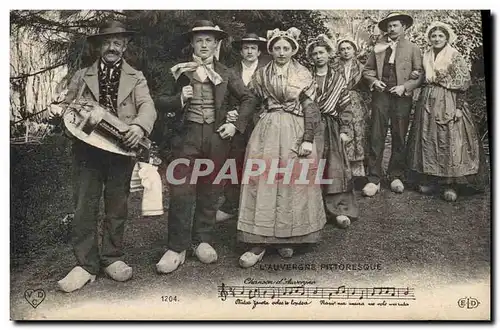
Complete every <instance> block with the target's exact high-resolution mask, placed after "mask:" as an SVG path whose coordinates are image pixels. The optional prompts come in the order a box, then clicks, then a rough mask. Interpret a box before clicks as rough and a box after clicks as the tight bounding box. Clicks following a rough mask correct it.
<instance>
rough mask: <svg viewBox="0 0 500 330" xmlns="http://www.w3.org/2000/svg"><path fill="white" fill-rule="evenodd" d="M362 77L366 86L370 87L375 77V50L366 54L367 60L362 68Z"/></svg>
mask: <svg viewBox="0 0 500 330" xmlns="http://www.w3.org/2000/svg"><path fill="white" fill-rule="evenodd" d="M363 78H364V80H365V82H366V84H367V86H368V87H369V88H370V90H371V89H372V85H373V83H374V82H375V81H377V80H378V78H377V61H376V59H375V52H374V51H372V52H371V53H370V55H369V56H368V60H367V62H366V64H365V67H364V68H363Z"/></svg>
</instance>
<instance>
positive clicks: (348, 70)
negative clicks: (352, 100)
mask: <svg viewBox="0 0 500 330" xmlns="http://www.w3.org/2000/svg"><path fill="white" fill-rule="evenodd" d="M351 66H352V61H349V62H348V63H346V64H345V66H344V70H345V71H344V74H345V81H347V82H349V78H350V75H351Z"/></svg>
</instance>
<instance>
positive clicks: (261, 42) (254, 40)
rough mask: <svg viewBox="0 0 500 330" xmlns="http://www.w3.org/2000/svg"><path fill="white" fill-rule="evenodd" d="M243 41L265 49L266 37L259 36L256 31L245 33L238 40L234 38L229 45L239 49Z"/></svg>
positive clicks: (261, 49)
mask: <svg viewBox="0 0 500 330" xmlns="http://www.w3.org/2000/svg"><path fill="white" fill-rule="evenodd" d="M244 43H249V44H256V45H258V46H259V49H260V51H265V50H266V43H267V40H266V38H262V37H259V36H258V35H257V34H256V33H247V34H245V35H244V36H243V37H242V38H241V39H240V40H235V41H233V42H232V43H231V46H233V48H235V49H237V50H241V47H242V46H243V44H244Z"/></svg>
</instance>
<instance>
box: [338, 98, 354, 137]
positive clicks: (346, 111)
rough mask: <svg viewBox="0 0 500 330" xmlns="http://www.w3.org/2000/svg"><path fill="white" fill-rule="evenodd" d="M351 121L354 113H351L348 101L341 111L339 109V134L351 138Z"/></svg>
mask: <svg viewBox="0 0 500 330" xmlns="http://www.w3.org/2000/svg"><path fill="white" fill-rule="evenodd" d="M342 94H344V95H345V94H349V91H348V90H344V91H343V92H342ZM341 98H342V96H341ZM353 120H354V113H353V111H352V106H351V101H349V103H347V104H346V105H345V106H344V107H343V108H342V109H339V122H340V133H345V134H347V135H349V136H351V137H352V135H353V134H352V133H353V132H352V129H351V124H352V121H353Z"/></svg>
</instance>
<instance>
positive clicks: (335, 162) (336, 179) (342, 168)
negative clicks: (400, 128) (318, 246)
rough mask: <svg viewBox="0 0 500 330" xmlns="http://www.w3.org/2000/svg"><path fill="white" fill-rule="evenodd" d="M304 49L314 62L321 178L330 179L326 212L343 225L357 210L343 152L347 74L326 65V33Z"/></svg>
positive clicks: (348, 119) (348, 108) (329, 47)
mask: <svg viewBox="0 0 500 330" xmlns="http://www.w3.org/2000/svg"><path fill="white" fill-rule="evenodd" d="M306 51H307V55H308V57H310V58H311V59H312V60H313V62H314V70H313V75H314V78H315V80H316V85H317V92H316V95H317V97H316V102H317V104H318V106H319V109H320V112H321V131H322V132H323V134H322V135H321V136H320V137H319V139H318V148H319V149H318V152H319V154H320V158H321V159H324V160H325V161H326V168H325V174H324V175H323V178H324V179H325V180H330V182H328V183H326V184H324V185H323V199H324V203H325V209H326V214H327V216H328V217H330V218H332V219H333V220H334V221H335V222H336V223H337V224H338V225H339V226H340V227H343V228H345V227H347V226H349V224H350V223H351V220H355V219H357V218H358V213H359V212H358V204H357V202H356V197H355V195H354V186H353V180H352V172H351V163H350V161H349V157H348V154H347V151H346V149H347V144H348V143H350V142H352V139H353V136H354V132H353V129H352V122H353V109H352V102H351V98H350V94H349V90H348V82H349V81H350V77H348V76H346V71H344V70H340V68H339V65H336V66H335V67H331V66H329V65H328V63H329V61H328V59H329V57H332V56H333V54H334V52H335V46H334V45H333V43H332V41H331V40H330V39H328V37H327V36H326V35H323V34H321V35H319V36H318V37H316V38H315V39H314V40H313V41H311V42H310V43H309V44H308V46H307V48H306ZM349 70H350V68H349ZM347 73H348V74H349V73H350V71H349V72H347Z"/></svg>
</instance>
